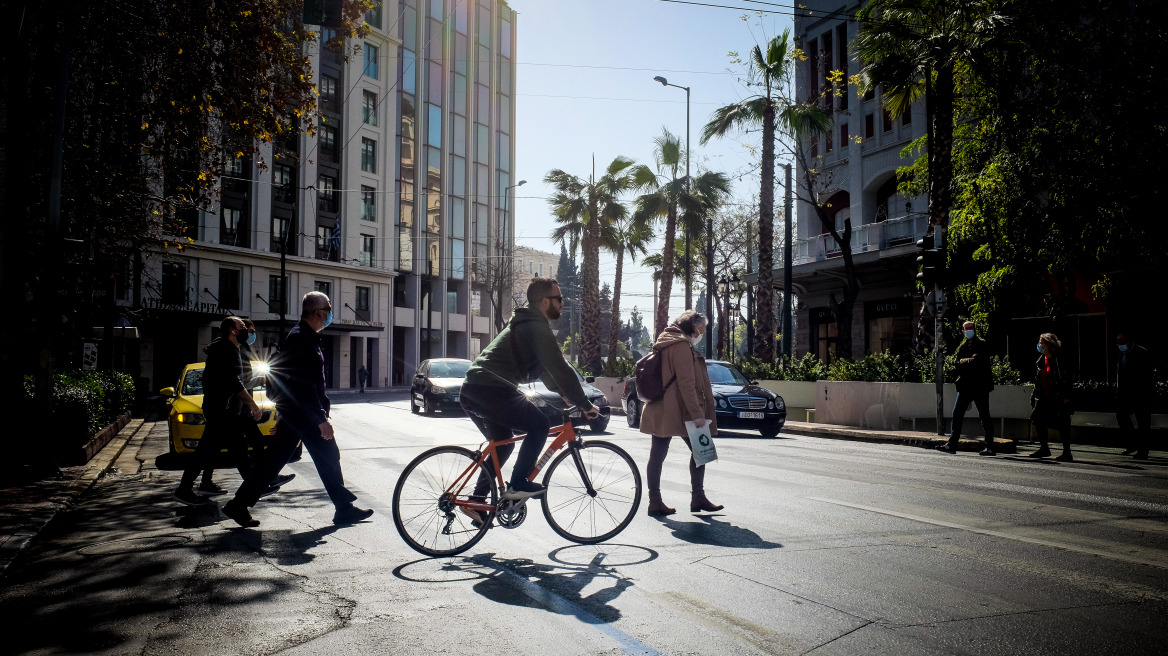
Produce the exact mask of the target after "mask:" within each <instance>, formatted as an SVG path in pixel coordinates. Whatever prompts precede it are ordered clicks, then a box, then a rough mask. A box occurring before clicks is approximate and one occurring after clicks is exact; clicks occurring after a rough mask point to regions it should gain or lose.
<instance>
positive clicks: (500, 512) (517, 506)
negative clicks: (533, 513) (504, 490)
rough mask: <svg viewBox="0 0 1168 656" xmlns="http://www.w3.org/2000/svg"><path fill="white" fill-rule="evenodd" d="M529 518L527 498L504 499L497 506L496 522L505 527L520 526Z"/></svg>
mask: <svg viewBox="0 0 1168 656" xmlns="http://www.w3.org/2000/svg"><path fill="white" fill-rule="evenodd" d="M525 519H527V499H520V500H519V501H514V500H512V499H502V500H500V501H499V505H498V506H496V508H495V523H496V524H498V525H499V526H502V527H503V528H519V525H520V524H522V523H523V520H525Z"/></svg>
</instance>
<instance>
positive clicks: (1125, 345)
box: [1117, 344, 1127, 351]
mask: <svg viewBox="0 0 1168 656" xmlns="http://www.w3.org/2000/svg"><path fill="white" fill-rule="evenodd" d="M1117 346H1119V350H1121V351H1126V350H1127V344H1118V345H1117Z"/></svg>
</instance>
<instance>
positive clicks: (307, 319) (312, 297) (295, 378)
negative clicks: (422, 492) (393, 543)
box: [223, 292, 373, 526]
mask: <svg viewBox="0 0 1168 656" xmlns="http://www.w3.org/2000/svg"><path fill="white" fill-rule="evenodd" d="M332 321H333V308H332V303H331V302H330V301H329V297H328V296H326V295H324V294H322V293H320V292H309V293H307V294H305V295H304V299H303V301H301V311H300V323H298V324H296V326H295V327H294V328H293V329H292V330H291V331H290V332H289V333H288V337H287V339H286V340H285V341H284V346H283V348H281V349H280V352H279V353H277V354H276V356H275V357H274V358H273V359H272V362H271V372H270V373H269V374H268V388H269V390H270V391H269V396H270V397H271V398H272V400H273V401H275V402H276V412H277V413H279V415H280V419H279V422H278V423H277V425H276V432H275V435H274V436H273V439H272V443H271V445H270V446H269V447H268V450H267V451H265V452H264V455H263V457H262V459H261V460H260V461H259V462H258V463H256V466H255V467H253V468H252V470H251V472H250V473H249V474H248V475H247V477H246V478H244V480H243V485H241V486H239V490H237V491H236V493H235V497H234V498H233V499H232V500H231V501H228V502H227V503H226V504H225V505H224V506H223V514H224V515H227V516H228V517H230V518H231V519H233V520H235V522H236V523H237V524H239V525H240V526H259V520H256V519H254V518H252V516H251V513H250V511H249V510H248V508H250V507H251V506H254V505H255V503H256V501H258V500H259V498H260V497H261V496H263V492H264V490H265V489H267V488H268V487H269V485H270V483H271V481H272V480H273V478H274V477H275V476H276V473H277V472H279V471H280V469H281V468H282V467H283V466H284V465H285V464H286V463H287V462H288V458H289V457H290V456H291V455H292V451H293V450H294V449H295V448H296V443H297V442H303V443H304V448H306V449H308V453H309V455H311V456H312V463H313V464H314V465H316V471H317V473H318V474H320V479H321V481H322V482H323V483H324V488H325V491H326V492H328V495H329V499H331V500H332V502H333V506H334V507H335V508H336V512H335V513H334V514H333V523H334V524H353V523H356V522H359V521H362V520H364V519H368V518H369V516H370V515H372V514H373V511H372V510H364V509H361V508H358V507H357V506H354V505H353V502H354V501H356V500H357V497H356V495H354V494H353V493H352V492H350V491H349V490H348V488H346V487H345V479H344V476H343V475H342V474H341V451H340V449H339V448H338V447H337V442H336V439H335V436H334V435H333V426H332V423H330V422H329V416H328V415H329V408H330V403H329V399H328V396H326V395H325V391H324V390H325V380H324V352H323V351H322V350H321V346H320V343H321V337H320V332H321V331H322V330H324V329H325V327H327V326H328V325H329V324H330V323H332Z"/></svg>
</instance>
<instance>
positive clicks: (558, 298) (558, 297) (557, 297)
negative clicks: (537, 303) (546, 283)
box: [544, 296, 564, 305]
mask: <svg viewBox="0 0 1168 656" xmlns="http://www.w3.org/2000/svg"><path fill="white" fill-rule="evenodd" d="M544 298H550V299H554V300H557V301H559V302H560V304H561V305H562V304H563V303H564V297H563V296H544Z"/></svg>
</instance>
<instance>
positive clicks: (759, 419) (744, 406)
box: [623, 360, 787, 437]
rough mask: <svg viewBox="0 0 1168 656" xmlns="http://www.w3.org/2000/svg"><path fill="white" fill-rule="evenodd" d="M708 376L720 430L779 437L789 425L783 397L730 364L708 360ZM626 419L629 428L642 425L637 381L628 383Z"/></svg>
mask: <svg viewBox="0 0 1168 656" xmlns="http://www.w3.org/2000/svg"><path fill="white" fill-rule="evenodd" d="M706 373H708V374H709V375H710V386H711V387H713V390H714V401H715V402H716V403H717V408H716V409H715V413H716V416H717V418H718V428H727V429H731V428H746V429H750V430H757V431H759V432H760V433H762V436H763V437H775V436H777V435H778V434H779V431H781V430H782V429H783V424H785V423H787V404H786V403H784V402H783V397H781V396H779V395H778V394H775V393H774V392H772V391H770V390H768V389H766V388H764V387H759V386H758V385H757V384H756V383H752V382H750V381H748V380H746V376H743V375H742V373H741V372H739V371H738V369H737V368H736V367H735V366H734V365H732V364H730V363H729V362H723V361H721V360H707V361H706ZM623 401H624V406H625V417H626V418H627V419H628V422H629V426H631V427H633V428H636V427H637V426H640V425H641V409H642V405H643V404H642V403H641V400H640V399H638V398H637V381H636V380H635V379H633V378H630V379H629V380H628V381H626V382H625V391H624V399H623Z"/></svg>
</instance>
